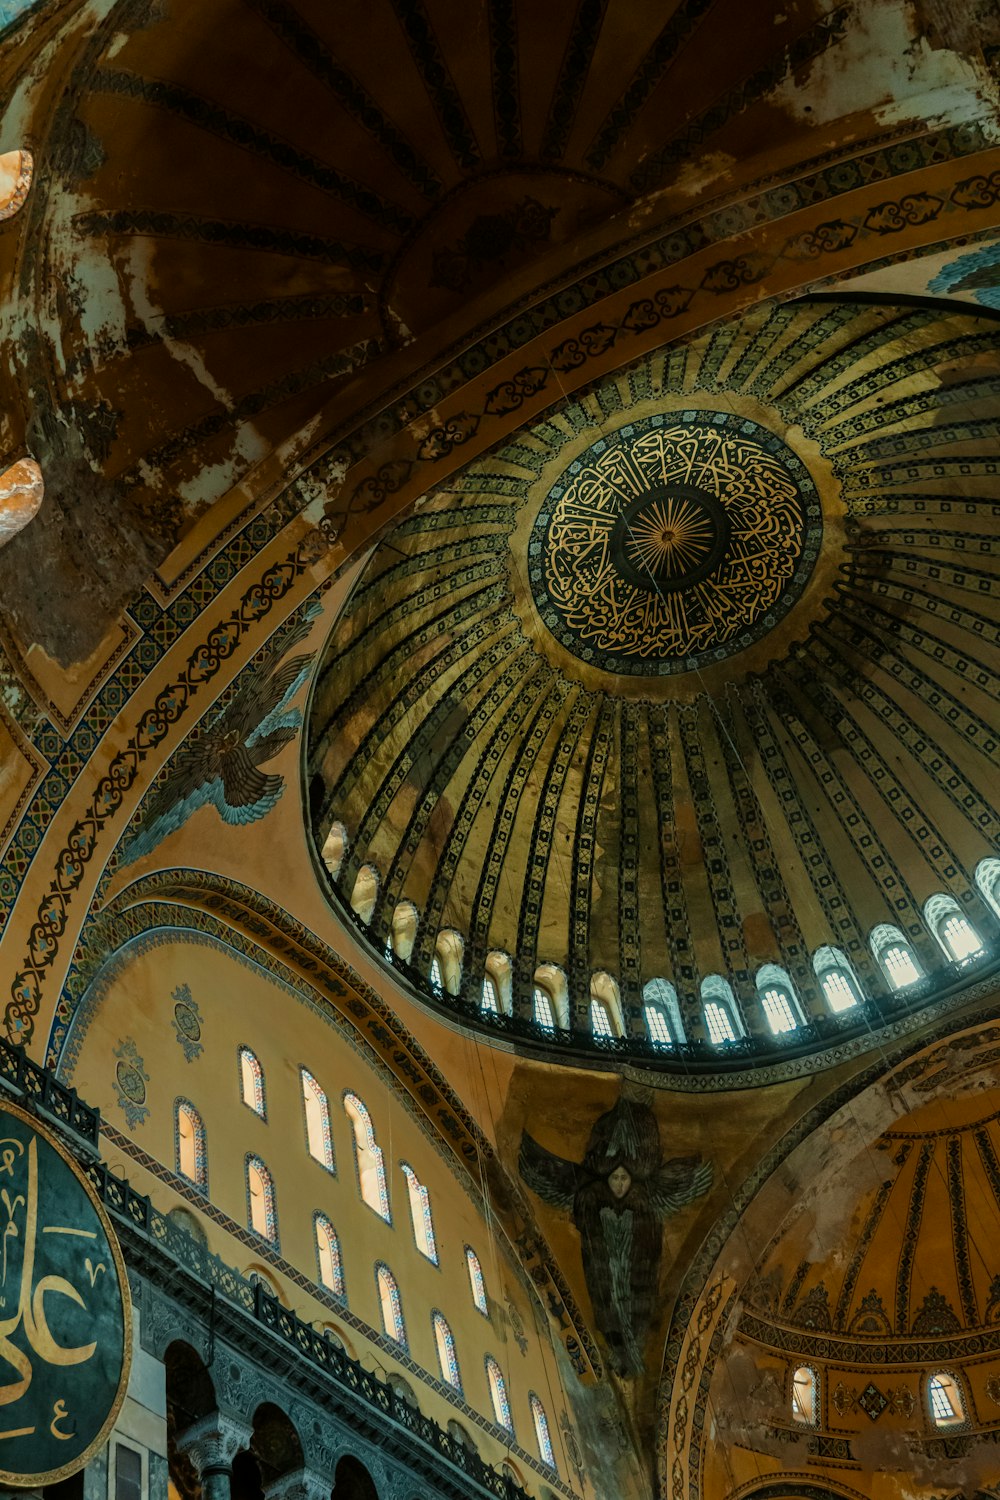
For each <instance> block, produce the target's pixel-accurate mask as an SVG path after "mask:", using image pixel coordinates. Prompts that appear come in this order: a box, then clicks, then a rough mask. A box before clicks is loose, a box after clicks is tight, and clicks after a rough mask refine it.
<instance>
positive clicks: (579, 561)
mask: <svg viewBox="0 0 1000 1500" xmlns="http://www.w3.org/2000/svg"><path fill="white" fill-rule="evenodd" d="M821 537H822V511H821V506H820V500H819V495H818V493H817V491H816V487H815V484H814V483H813V480H812V478H811V477H810V475H809V472H808V470H807V469H806V467H805V465H804V464H803V463H802V461H801V460H800V459H799V458H798V457H797V455H796V454H795V453H794V452H793V451H792V450H791V448H789V447H788V445H787V444H786V443H785V442H784V441H783V440H782V439H781V438H779V437H777V436H776V434H774V433H772V432H768V431H767V429H766V428H764V427H762V426H761V425H760V424H759V423H757V422H753V421H751V420H750V419H749V418H746V417H743V416H739V415H737V414H735V413H733V412H715V411H680V412H677V411H675V412H670V413H662V414H661V413H657V414H655V415H653V416H650V417H645V418H642V419H640V420H637V421H634V422H630V423H629V424H628V425H627V426H625V427H622V428H620V429H619V430H618V431H617V432H616V433H614V434H612V435H611V436H609V437H602V438H600V439H598V441H597V442H595V443H593V444H591V446H590V447H589V448H588V449H587V450H586V451H585V452H584V453H582V454H581V455H580V457H579V458H577V459H575V460H574V461H573V463H571V464H570V465H569V467H568V468H567V469H566V470H565V471H564V472H563V473H562V474H561V475H560V476H559V479H558V480H557V482H556V483H555V484H553V485H552V487H551V488H550V490H549V492H548V494H547V495H546V497H545V500H544V501H543V503H542V506H541V508H540V510H539V513H538V516H537V518H536V520H535V523H534V526H533V528H532V533H531V539H530V542H529V577H530V579H531V585H532V592H533V594H534V599H535V603H536V605H537V607H538V609H539V611H540V614H541V617H542V620H543V621H544V623H545V625H546V626H547V628H548V629H549V630H550V631H551V633H552V634H553V635H554V636H555V638H556V639H557V640H558V641H559V642H560V643H561V644H562V645H564V646H565V647H567V648H568V649H569V650H570V651H572V652H573V654H574V655H575V656H577V657H579V658H580V659H581V660H583V661H584V662H587V663H591V664H593V665H594V666H604V667H605V668H606V669H607V670H609V671H614V672H616V673H623V672H624V673H629V674H634V675H639V676H661V675H665V674H668V673H672V672H684V671H689V670H691V669H692V668H695V667H698V666H700V665H702V664H706V663H710V662H715V661H720V660H722V659H723V658H725V657H727V656H730V655H732V654H733V653H734V652H736V651H742V650H744V649H745V648H746V647H747V646H750V645H752V644H753V643H754V642H755V641H757V640H759V639H760V638H761V637H762V636H763V635H764V634H766V632H767V631H769V630H770V629H772V628H773V626H774V625H776V624H777V622H778V621H779V620H780V619H781V618H782V617H783V616H784V615H785V614H786V613H787V612H788V610H789V609H790V608H791V607H792V605H793V604H794V603H795V601H796V599H798V598H799V597H800V596H801V594H802V590H803V589H804V588H805V585H806V583H807V581H808V579H809V576H810V574H811V572H812V569H813V565H814V563H815V561H816V558H817V556H818V554H819V546H820V540H821Z"/></svg>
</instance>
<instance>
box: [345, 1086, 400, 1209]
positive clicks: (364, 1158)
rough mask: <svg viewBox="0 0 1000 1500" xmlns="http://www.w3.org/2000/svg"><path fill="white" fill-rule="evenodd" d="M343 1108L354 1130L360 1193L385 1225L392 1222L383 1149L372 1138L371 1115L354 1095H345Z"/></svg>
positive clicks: (373, 1132)
mask: <svg viewBox="0 0 1000 1500" xmlns="http://www.w3.org/2000/svg"><path fill="white" fill-rule="evenodd" d="M344 1109H345V1110H346V1111H347V1117H348V1119H349V1120H350V1122H351V1125H352V1127H353V1130H354V1165H355V1167H356V1169H357V1173H358V1188H359V1190H360V1193H361V1196H362V1198H363V1199H364V1201H365V1202H366V1203H367V1204H368V1207H369V1208H373V1209H374V1210H375V1212H376V1213H377V1214H379V1215H380V1216H381V1217H382V1218H383V1219H384V1220H385V1221H386V1223H387V1224H388V1223H391V1219H390V1217H389V1194H388V1191H387V1189H386V1185H385V1167H384V1165H383V1163H382V1148H381V1146H379V1145H378V1144H377V1142H376V1140H375V1130H374V1127H373V1125H372V1117H371V1115H370V1114H369V1113H368V1110H367V1108H366V1107H365V1105H364V1104H363V1103H362V1102H361V1100H360V1099H359V1098H358V1096H357V1094H350V1093H348V1094H345V1095H344Z"/></svg>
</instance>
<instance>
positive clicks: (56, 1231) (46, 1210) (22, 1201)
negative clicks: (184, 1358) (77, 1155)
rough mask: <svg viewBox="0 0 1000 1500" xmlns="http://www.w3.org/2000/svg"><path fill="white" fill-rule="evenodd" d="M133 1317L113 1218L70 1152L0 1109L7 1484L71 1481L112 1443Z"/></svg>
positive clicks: (1, 1468) (0, 1377)
mask: <svg viewBox="0 0 1000 1500" xmlns="http://www.w3.org/2000/svg"><path fill="white" fill-rule="evenodd" d="M131 1358H132V1319H131V1304H130V1301H129V1292H128V1281H127V1279H126V1275H125V1263H124V1261H123V1259H122V1253H121V1250H120V1248H119V1246H118V1241H117V1239H116V1238H115V1233H114V1230H113V1229H112V1227H111V1223H110V1220H109V1219H108V1216H107V1214H106V1213H105V1212H104V1209H103V1207H102V1206H101V1204H100V1202H99V1200H98V1198H97V1196H96V1194H95V1193H94V1190H93V1188H92V1187H91V1186H90V1183H89V1182H88V1181H87V1180H86V1178H85V1177H84V1175H83V1173H82V1171H81V1169H80V1167H79V1166H77V1164H76V1162H75V1161H73V1159H72V1157H71V1156H70V1155H69V1154H68V1153H67V1152H66V1151H65V1150H64V1149H63V1147H62V1146H61V1145H60V1144H59V1142H58V1141H56V1140H55V1139H54V1138H53V1137H52V1136H51V1135H50V1134H49V1133H48V1131H46V1130H43V1129H42V1128H41V1127H40V1126H39V1125H38V1124H37V1122H36V1121H34V1120H33V1119H32V1118H31V1116H30V1115H28V1114H26V1113H25V1112H24V1111H23V1110H21V1109H18V1108H17V1107H16V1106H14V1105H11V1104H6V1103H2V1102H0V1483H3V1484H7V1485H15V1486H17V1487H19V1488H35V1487H37V1486H41V1485H44V1484H50V1483H54V1482H55V1481H57V1480H60V1479H65V1478H68V1476H69V1475H70V1474H75V1473H76V1472H77V1471H78V1470H79V1469H82V1468H84V1466H85V1465H86V1464H87V1463H88V1462H89V1460H90V1458H91V1457H92V1456H93V1454H94V1453H96V1452H97V1450H98V1449H99V1448H100V1447H101V1446H102V1445H103V1444H104V1443H105V1442H106V1441H107V1437H108V1433H109V1432H110V1431H111V1428H112V1426H113V1425H114V1422H115V1419H116V1417H117V1415H118V1411H119V1408H120V1407H121V1404H122V1401H123V1400H124V1397H125V1390H126V1387H127V1385H128V1376H129V1367H130V1364H131Z"/></svg>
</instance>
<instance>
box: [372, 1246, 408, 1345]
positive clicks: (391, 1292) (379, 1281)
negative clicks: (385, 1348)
mask: <svg viewBox="0 0 1000 1500" xmlns="http://www.w3.org/2000/svg"><path fill="white" fill-rule="evenodd" d="M375 1285H376V1287H377V1288H378V1304H379V1307H380V1308H381V1311H382V1327H383V1329H384V1330H385V1334H386V1337H387V1338H390V1339H392V1340H393V1341H394V1342H395V1343H397V1344H399V1346H400V1348H402V1349H405V1348H406V1347H407V1344H406V1324H405V1323H404V1322H403V1304H402V1302H401V1301H400V1296H399V1287H398V1286H397V1285H396V1278H395V1276H393V1274H392V1272H391V1271H390V1270H389V1267H388V1266H387V1265H383V1263H382V1261H379V1262H378V1264H377V1265H376V1267H375Z"/></svg>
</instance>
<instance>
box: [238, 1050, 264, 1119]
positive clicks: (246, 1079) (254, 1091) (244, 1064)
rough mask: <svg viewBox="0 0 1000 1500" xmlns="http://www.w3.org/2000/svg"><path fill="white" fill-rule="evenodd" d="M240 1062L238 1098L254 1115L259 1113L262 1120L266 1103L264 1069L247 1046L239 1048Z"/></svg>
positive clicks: (254, 1053)
mask: <svg viewBox="0 0 1000 1500" xmlns="http://www.w3.org/2000/svg"><path fill="white" fill-rule="evenodd" d="M239 1062H240V1098H241V1099H242V1100H243V1103H244V1104H245V1105H246V1106H247V1108H248V1109H252V1110H253V1112H254V1114H255V1115H260V1117H261V1119H262V1120H266V1119H267V1103H266V1100H265V1098H264V1069H263V1068H262V1067H261V1065H260V1062H259V1060H258V1057H257V1054H256V1052H252V1051H251V1049H250V1048H249V1047H241V1048H240V1050H239Z"/></svg>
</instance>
